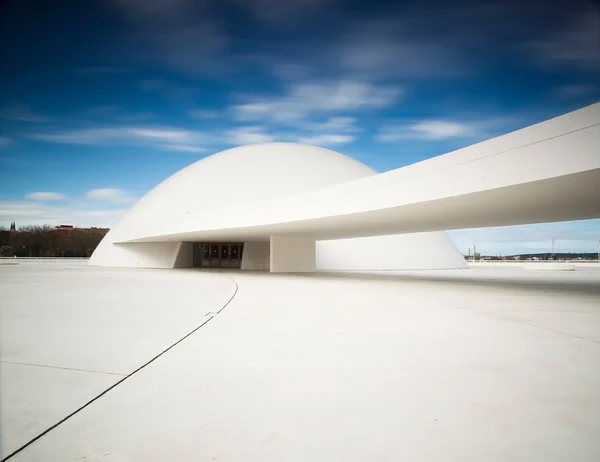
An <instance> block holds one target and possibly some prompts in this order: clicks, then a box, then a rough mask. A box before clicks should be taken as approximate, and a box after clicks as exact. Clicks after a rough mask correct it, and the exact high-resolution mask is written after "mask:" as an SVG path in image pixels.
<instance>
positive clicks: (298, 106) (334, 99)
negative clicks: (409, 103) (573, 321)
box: [233, 80, 402, 123]
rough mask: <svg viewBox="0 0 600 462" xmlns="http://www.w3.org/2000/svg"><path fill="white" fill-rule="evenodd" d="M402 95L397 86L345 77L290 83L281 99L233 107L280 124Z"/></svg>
mask: <svg viewBox="0 0 600 462" xmlns="http://www.w3.org/2000/svg"><path fill="white" fill-rule="evenodd" d="M401 95H402V90H401V89H400V88H397V87H390V86H375V85H373V84H370V83H366V82H358V81H352V80H342V81H337V82H309V83H301V84H296V85H291V86H290V87H289V88H288V91H287V94H286V95H284V96H282V97H279V98H266V99H257V100H254V101H250V102H248V103H245V104H240V105H237V106H234V107H233V110H234V115H235V116H236V117H237V118H239V119H241V120H254V119H270V120H273V121H276V122H279V123H285V122H290V121H291V122H293V123H296V122H297V121H298V120H302V119H304V118H306V117H308V116H309V115H312V114H315V113H347V112H352V111H357V110H359V109H374V108H382V107H386V106H391V105H392V104H394V103H395V102H396V101H397V100H398V99H399V98H400V96H401Z"/></svg>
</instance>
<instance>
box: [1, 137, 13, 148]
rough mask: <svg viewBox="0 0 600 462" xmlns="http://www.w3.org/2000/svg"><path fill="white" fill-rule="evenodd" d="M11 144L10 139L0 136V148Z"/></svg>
mask: <svg viewBox="0 0 600 462" xmlns="http://www.w3.org/2000/svg"><path fill="white" fill-rule="evenodd" d="M11 144H12V139H11V138H10V137H8V136H0V148H3V147H6V146H10V145H11Z"/></svg>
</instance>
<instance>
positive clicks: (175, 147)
mask: <svg viewBox="0 0 600 462" xmlns="http://www.w3.org/2000/svg"><path fill="white" fill-rule="evenodd" d="M159 147H161V148H162V149H168V150H169V151H181V152H194V153H203V152H206V151H208V149H206V148H202V147H200V146H191V145H187V144H163V145H161V146H159Z"/></svg>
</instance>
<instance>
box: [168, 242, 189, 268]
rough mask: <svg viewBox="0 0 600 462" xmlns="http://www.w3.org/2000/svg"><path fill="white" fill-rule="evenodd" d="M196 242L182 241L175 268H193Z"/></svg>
mask: <svg viewBox="0 0 600 462" xmlns="http://www.w3.org/2000/svg"><path fill="white" fill-rule="evenodd" d="M193 252H194V243H193V242H182V243H181V246H180V247H179V253H178V254H177V257H176V258H175V263H174V264H173V268H191V267H192V266H193V265H194V253H193Z"/></svg>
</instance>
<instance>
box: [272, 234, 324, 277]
mask: <svg viewBox="0 0 600 462" xmlns="http://www.w3.org/2000/svg"><path fill="white" fill-rule="evenodd" d="M315 248H316V243H315V240H314V239H310V238H305V237H288V236H271V255H270V260H271V261H270V263H271V264H270V268H271V273H311V272H314V271H315V262H316V250H315Z"/></svg>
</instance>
